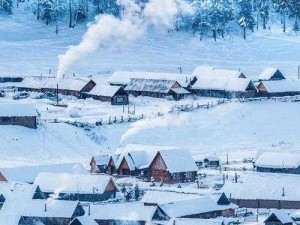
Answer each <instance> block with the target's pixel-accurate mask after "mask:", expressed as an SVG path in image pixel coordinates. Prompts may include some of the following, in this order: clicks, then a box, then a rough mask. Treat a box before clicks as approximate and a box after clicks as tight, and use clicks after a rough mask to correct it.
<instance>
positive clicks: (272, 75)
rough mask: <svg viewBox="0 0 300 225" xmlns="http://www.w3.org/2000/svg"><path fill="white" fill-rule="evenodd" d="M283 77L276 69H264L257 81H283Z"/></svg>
mask: <svg viewBox="0 0 300 225" xmlns="http://www.w3.org/2000/svg"><path fill="white" fill-rule="evenodd" d="M285 79H286V78H285V76H283V74H282V73H281V71H280V70H279V69H277V68H271V67H268V68H265V69H264V70H263V71H262V72H261V74H260V75H259V78H258V81H271V80H273V81H274V80H285Z"/></svg>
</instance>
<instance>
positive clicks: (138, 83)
mask: <svg viewBox="0 0 300 225" xmlns="http://www.w3.org/2000/svg"><path fill="white" fill-rule="evenodd" d="M175 83H176V81H175V80H157V79H144V78H132V79H130V82H129V84H128V85H127V86H126V88H125V91H146V92H157V93H165V94H166V93H168V92H169V91H170V90H171V88H172V87H173V85H174V84H175Z"/></svg>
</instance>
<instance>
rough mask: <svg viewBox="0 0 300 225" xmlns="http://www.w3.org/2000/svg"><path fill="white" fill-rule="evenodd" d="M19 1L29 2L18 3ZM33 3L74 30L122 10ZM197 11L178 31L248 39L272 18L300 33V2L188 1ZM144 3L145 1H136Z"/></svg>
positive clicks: (39, 13)
mask: <svg viewBox="0 0 300 225" xmlns="http://www.w3.org/2000/svg"><path fill="white" fill-rule="evenodd" d="M12 1H13V0H0V11H5V12H7V13H9V14H10V13H12V12H13V2H12ZM16 1H18V3H19V2H21V1H25V0H16ZM26 1H29V2H30V5H31V11H32V12H33V13H34V14H35V15H36V18H37V20H41V21H43V22H45V24H47V25H48V24H50V23H55V24H56V32H58V26H57V23H58V21H66V19H67V21H68V22H67V23H68V26H69V27H70V28H74V27H75V25H76V23H77V22H80V21H85V20H87V19H88V18H89V17H94V16H95V15H97V14H105V13H107V14H113V15H115V16H119V15H120V13H121V12H122V7H121V6H120V5H119V4H118V0H26ZM186 1H188V2H189V3H190V4H191V6H192V7H193V8H194V11H195V13H194V14H193V15H190V14H185V13H184V12H182V13H181V14H180V15H178V17H177V22H176V27H175V28H176V30H177V31H179V30H189V31H193V32H194V33H200V38H202V36H203V35H205V34H208V33H209V32H212V36H213V38H214V39H215V40H216V39H217V37H218V36H221V37H224V35H225V33H226V32H229V31H230V30H232V29H234V28H235V27H237V26H239V27H240V28H241V29H242V30H243V36H244V38H245V39H246V33H247V30H250V31H254V30H255V29H259V27H262V28H263V29H267V28H268V27H269V19H270V18H269V17H270V15H271V14H272V15H275V18H276V19H277V20H278V22H280V23H281V24H282V27H283V32H285V31H286V29H287V20H288V19H289V20H292V21H294V22H293V30H295V31H299V19H300V1H299V0H186ZM135 2H138V3H140V4H144V3H145V0H136V1H135Z"/></svg>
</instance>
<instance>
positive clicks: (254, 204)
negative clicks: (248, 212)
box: [230, 199, 300, 209]
mask: <svg viewBox="0 0 300 225" xmlns="http://www.w3.org/2000/svg"><path fill="white" fill-rule="evenodd" d="M230 201H231V202H232V203H234V204H237V205H238V206H239V207H240V208H267V209H270V208H274V209H300V201H285V200H264V199H256V200H252V199H230Z"/></svg>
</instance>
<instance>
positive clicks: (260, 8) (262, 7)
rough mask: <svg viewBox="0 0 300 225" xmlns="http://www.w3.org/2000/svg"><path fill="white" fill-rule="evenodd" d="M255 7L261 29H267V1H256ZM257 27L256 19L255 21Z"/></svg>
mask: <svg viewBox="0 0 300 225" xmlns="http://www.w3.org/2000/svg"><path fill="white" fill-rule="evenodd" d="M255 7H256V10H257V13H258V15H259V16H260V18H261V20H262V27H263V29H267V22H268V19H269V1H268V0H256V2H255ZM256 23H257V25H258V18H257V21H256Z"/></svg>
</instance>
